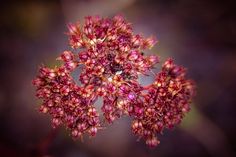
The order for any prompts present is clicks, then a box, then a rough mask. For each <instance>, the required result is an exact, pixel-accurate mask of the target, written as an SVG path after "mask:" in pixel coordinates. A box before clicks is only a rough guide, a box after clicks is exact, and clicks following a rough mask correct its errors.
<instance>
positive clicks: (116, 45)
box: [33, 16, 194, 147]
mask: <svg viewBox="0 0 236 157" xmlns="http://www.w3.org/2000/svg"><path fill="white" fill-rule="evenodd" d="M68 28H69V32H68V36H69V43H70V46H71V47H72V49H73V50H74V51H76V52H72V51H64V52H63V53H62V54H61V56H59V57H58V58H57V59H58V60H60V61H62V64H61V66H59V67H55V68H52V69H50V68H47V67H44V66H42V67H40V69H39V75H38V76H37V77H36V79H34V80H33V84H34V85H35V86H36V88H37V89H36V96H37V97H38V98H40V99H42V100H43V103H42V105H41V106H40V112H42V113H48V114H50V115H51V116H52V125H53V127H57V126H59V125H61V124H62V125H65V126H66V128H68V129H69V130H70V131H71V135H72V136H73V137H74V138H77V137H82V136H83V135H84V134H86V133H87V134H88V135H90V136H94V135H95V134H96V133H97V131H98V130H99V129H101V128H102V127H104V125H105V124H102V123H101V122H100V119H99V117H100V116H99V114H98V112H97V111H96V108H95V106H94V103H95V102H96V100H97V99H98V98H99V97H101V98H102V99H103V105H102V108H101V110H102V112H103V116H104V118H105V121H106V122H107V123H112V122H113V121H114V120H116V119H117V118H119V117H122V116H124V115H128V116H130V117H132V119H133V121H132V124H131V129H132V132H133V133H134V134H135V135H137V136H138V137H139V138H143V139H144V140H145V141H146V144H147V145H148V146H151V147H154V146H156V145H158V143H159V140H158V139H157V137H156V135H157V134H158V133H161V132H162V131H163V129H164V128H172V127H173V126H174V125H176V124H178V123H180V122H181V120H182V118H183V117H184V114H185V113H186V112H188V111H189V109H190V107H189V104H190V102H191V98H192V96H193V95H194V84H193V82H192V81H191V80H187V79H186V78H185V71H186V70H185V69H184V68H182V67H180V66H177V65H175V64H174V63H173V61H172V60H171V59H169V60H167V61H166V62H165V63H164V64H163V66H162V70H161V72H159V73H157V74H155V81H154V82H153V83H152V84H150V85H148V86H142V85H141V84H140V83H139V82H138V78H139V76H140V75H147V73H148V72H150V71H151V70H152V69H153V68H155V66H156V64H157V63H159V57H157V56H156V55H150V56H145V55H144V51H145V50H146V49H151V48H152V47H153V46H154V44H155V43H156V40H155V39H154V38H153V37H149V38H144V37H143V36H141V35H140V34H137V35H136V34H134V33H133V30H132V27H131V24H130V23H128V22H127V21H126V20H125V19H124V18H123V17H122V16H115V17H113V18H112V19H110V18H100V17H91V16H89V17H86V18H85V23H84V24H83V25H80V23H76V24H69V25H68ZM79 66H80V67H81V73H80V76H79V77H78V79H79V81H80V82H81V85H78V84H76V82H75V80H74V79H73V78H72V74H71V73H72V72H73V71H74V70H75V69H76V68H78V67H79Z"/></svg>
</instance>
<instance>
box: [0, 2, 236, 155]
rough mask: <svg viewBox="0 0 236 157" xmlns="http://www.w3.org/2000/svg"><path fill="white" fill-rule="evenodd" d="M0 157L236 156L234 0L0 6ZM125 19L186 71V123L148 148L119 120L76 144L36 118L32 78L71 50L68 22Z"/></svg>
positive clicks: (44, 119) (47, 121)
mask: <svg viewBox="0 0 236 157" xmlns="http://www.w3.org/2000/svg"><path fill="white" fill-rule="evenodd" d="M0 8H1V9H0V12H1V14H0V28H1V29H0V156H1V157H42V156H44V157H46V156H47V157H104V156H111V157H123V156H127V157H129V156H130V157H132V156H134V157H154V156H159V157H177V156H182V157H187V156H191V157H195V156H196V157H199V156H202V157H205V156H206V157H213V156H219V157H224V156H229V157H233V156H235V155H236V154H235V150H236V125H235V124H236V123H235V120H236V113H235V110H236V104H235V103H236V101H235V97H236V95H235V94H236V92H235V87H236V86H235V85H236V84H235V76H236V20H235V17H234V13H235V4H234V1H233V0H232V1H228V0H224V1H221V2H217V1H208V0H61V1H60V0H51V1H49V0H45V1H43V0H34V1H29V0H28V1H26V0H21V1H11V0H8V1H5V2H3V1H2V2H0ZM116 14H122V15H124V16H125V17H126V18H127V20H129V21H130V22H131V23H133V27H134V30H135V32H137V33H140V32H143V34H145V35H146V36H149V35H154V36H156V37H157V39H158V40H159V43H158V45H157V46H155V48H153V50H152V53H156V54H158V55H160V56H161V60H162V61H163V60H164V59H165V58H167V57H173V58H174V59H175V61H176V62H177V63H178V64H180V65H183V66H185V67H187V68H188V77H189V78H192V79H194V80H195V81H196V83H197V95H196V97H195V98H194V101H193V104H192V110H191V112H190V113H189V114H188V115H187V116H186V118H185V119H184V121H183V123H182V124H181V125H180V126H178V127H176V128H175V129H173V130H165V131H164V134H163V135H159V138H160V140H161V143H160V145H159V146H158V147H157V148H154V149H149V148H148V147H147V146H146V145H145V142H144V141H140V142H137V141H136V137H134V136H133V135H132V134H131V131H130V124H129V122H130V120H129V119H128V118H122V119H120V120H118V121H117V122H115V123H114V124H113V125H112V126H108V127H107V129H105V130H102V131H100V132H99V133H98V134H97V136H96V137H95V138H93V139H88V138H85V139H84V142H81V141H80V140H78V141H74V140H72V139H71V137H70V136H69V134H68V131H66V129H65V128H59V129H56V130H52V129H51V125H50V117H49V116H45V115H42V114H40V113H38V111H37V107H38V106H39V102H38V101H37V100H36V98H35V96H34V94H35V91H34V88H33V86H32V85H31V80H32V79H33V78H34V77H35V75H36V74H37V70H38V66H39V65H40V64H41V63H44V64H45V65H54V64H55V58H56V57H57V56H58V55H59V54H60V53H61V52H62V51H64V50H66V49H68V48H69V46H68V42H67V36H66V35H65V32H66V31H67V29H66V24H67V23H68V22H75V21H77V20H83V17H84V16H87V15H100V16H105V17H112V16H114V15H116Z"/></svg>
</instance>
